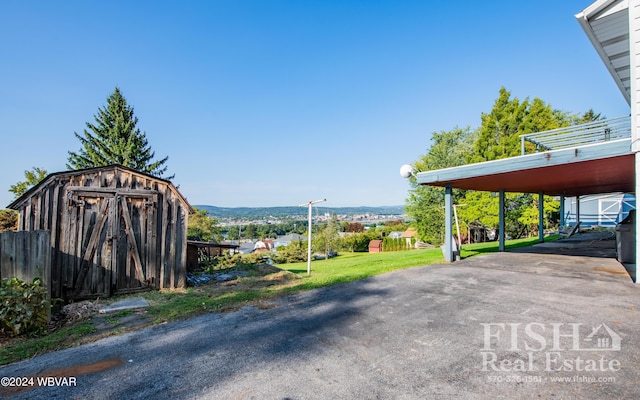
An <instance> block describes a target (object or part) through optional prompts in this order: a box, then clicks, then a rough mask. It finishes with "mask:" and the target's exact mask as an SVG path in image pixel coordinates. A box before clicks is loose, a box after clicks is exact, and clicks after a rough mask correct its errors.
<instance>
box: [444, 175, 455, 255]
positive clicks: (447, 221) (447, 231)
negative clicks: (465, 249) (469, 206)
mask: <svg viewBox="0 0 640 400" xmlns="http://www.w3.org/2000/svg"><path fill="white" fill-rule="evenodd" d="M452 209H453V188H452V187H451V184H448V185H447V186H445V190H444V260H445V261H446V262H452V261H453V260H454V258H453V232H452V229H453V228H452V226H453V216H452V212H451V210H452Z"/></svg>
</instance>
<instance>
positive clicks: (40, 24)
mask: <svg viewBox="0 0 640 400" xmlns="http://www.w3.org/2000/svg"><path fill="white" fill-rule="evenodd" d="M589 4H590V1H562V2H558V1H553V0H540V1H527V2H520V1H488V2H477V1H464V0H463V1H456V2H429V1H402V0H395V1H373V0H369V1H365V0H363V1H348V0H342V1H337V0H336V1H269V0H262V1H184V2H178V1H119V0H115V1H114V0H110V1H63V2H51V1H29V0H25V1H7V0H0V54H1V56H0V60H1V62H0V88H1V89H0V93H1V95H0V136H1V138H2V146H1V147H2V152H1V153H2V155H1V156H0V171H2V172H1V173H0V206H6V205H8V204H9V203H10V202H11V201H12V199H13V195H12V194H11V193H9V192H8V189H9V186H10V185H12V184H15V183H16V182H18V181H20V180H23V179H24V170H27V169H31V168H32V167H40V168H44V169H46V170H47V171H49V172H58V171H64V170H65V169H66V167H65V165H66V161H67V151H69V150H73V151H77V150H78V149H79V147H80V143H79V142H78V140H77V139H76V138H75V136H74V134H73V133H74V132H78V133H81V132H82V131H83V130H84V128H85V123H86V122H88V121H92V120H93V117H94V115H95V114H96V112H97V110H98V108H99V107H103V106H104V105H105V104H106V98H107V97H108V96H109V95H110V94H111V93H112V92H113V90H114V88H115V87H116V86H118V87H120V89H121V91H122V93H123V94H124V96H125V97H126V99H127V100H128V102H129V103H130V104H131V105H132V106H133V107H134V110H135V114H136V116H137V117H138V118H139V123H138V127H139V128H140V129H141V130H142V131H144V132H146V134H147V138H148V140H149V143H150V145H151V147H152V148H153V149H154V150H155V152H156V156H157V157H158V158H160V157H164V156H167V155H168V156H169V161H168V166H169V171H168V172H169V174H175V179H174V183H175V184H177V185H179V187H180V191H181V192H182V193H183V194H184V195H185V196H186V197H187V199H188V200H189V202H190V203H191V204H208V205H216V206H224V207H240V206H253V207H261V206H284V205H297V204H301V203H304V202H307V201H309V200H316V199H320V198H327V203H325V204H326V206H327V207H338V206H360V205H368V206H381V205H401V204H404V200H405V198H406V197H407V190H408V189H409V186H408V184H407V182H406V181H405V180H403V179H402V178H401V177H400V175H399V172H398V171H399V168H400V166H401V165H402V164H404V163H410V162H412V161H415V160H416V159H417V158H418V157H419V156H420V155H421V154H424V153H426V152H427V149H428V147H429V138H430V137H431V134H432V132H434V131H441V130H449V129H452V128H454V127H456V126H459V127H465V126H471V127H477V126H479V125H480V115H481V113H483V112H489V111H490V110H491V107H492V106H493V102H494V101H495V100H496V98H497V97H498V91H499V89H500V87H501V86H504V87H506V88H507V89H508V90H510V91H511V93H512V96H514V97H518V98H520V99H524V98H527V97H529V98H533V97H539V98H541V99H542V100H544V101H545V102H548V103H550V104H551V105H552V106H553V107H554V108H557V109H561V110H564V111H569V112H575V113H579V112H584V111H586V110H588V109H589V108H593V109H594V110H595V111H596V112H601V113H602V114H603V115H606V116H607V117H617V116H622V115H627V114H629V107H628V106H627V104H626V102H625V101H624V99H623V97H622V95H621V94H620V92H619V91H618V89H617V87H616V86H615V84H614V82H613V79H612V78H611V77H610V75H609V74H608V72H607V71H606V69H605V67H604V65H603V63H602V61H601V60H600V58H599V57H598V55H597V53H596V52H595V50H594V49H593V47H592V46H591V44H590V43H589V41H588V39H587V37H586V35H585V34H584V33H583V31H582V29H581V28H580V26H579V25H578V23H577V22H576V20H575V18H574V14H576V13H578V12H579V11H581V10H582V9H584V8H585V7H587V6H588V5H589Z"/></svg>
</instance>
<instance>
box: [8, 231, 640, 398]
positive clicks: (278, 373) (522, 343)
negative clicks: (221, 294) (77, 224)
mask: <svg viewBox="0 0 640 400" xmlns="http://www.w3.org/2000/svg"><path fill="white" fill-rule="evenodd" d="M583 242H584V241H583ZM576 243H577V242H576ZM585 243H586V244H585V246H583V247H582V249H583V250H584V251H587V252H588V251H591V250H594V249H599V250H598V252H597V254H588V255H557V254H540V253H545V252H546V253H553V252H554V251H551V250H550V248H549V246H547V247H544V246H542V247H539V248H538V251H536V250H533V249H528V250H521V251H519V252H508V253H494V254H487V255H482V256H478V257H473V258H469V259H465V260H462V261H460V262H456V263H454V264H450V265H435V266H425V267H417V268H412V269H409V270H403V271H396V272H392V273H389V274H385V275H381V276H377V277H373V278H369V279H365V280H362V281H357V282H352V283H349V284H344V285H339V286H333V287H330V288H326V289H321V290H314V291H310V292H306V293H301V294H298V295H294V296H290V297H287V298H283V299H281V300H280V301H278V302H277V303H274V304H272V305H269V307H261V308H257V307H246V308H244V309H242V310H241V311H238V312H233V313H226V314H208V315H204V316H200V317H197V318H192V319H189V320H184V321H178V322H174V323H168V324H164V325H161V326H156V327H152V328H149V329H145V330H142V331H138V332H134V333H130V334H126V335H122V336H118V337H111V338H107V339H103V340H100V341H98V342H96V343H92V344H88V345H84V346H81V347H78V348H73V349H68V350H64V351H60V352H56V353H51V354H45V355H42V356H39V357H36V358H34V359H32V360H28V361H24V362H19V363H16V364H12V365H9V366H4V367H1V368H0V377H3V378H5V379H3V381H5V382H6V378H8V377H13V378H16V377H26V378H27V380H26V381H25V380H23V382H21V383H22V384H25V385H26V386H27V387H25V388H22V389H21V390H17V389H16V388H7V387H1V388H0V390H1V391H2V392H0V395H4V396H15V397H16V398H24V399H27V398H28V399H52V398H59V399H73V398H78V399H85V398H86V399H135V398H154V399H328V398H331V399H336V398H338V399H426V398H436V399H449V398H456V399H458V398H463V399H464V398H469V399H476V398H480V399H483V398H486V399H494V398H504V399H512V398H527V399H531V398H544V399H546V398H555V399H571V398H581V399H602V398H618V399H624V398H626V399H637V398H640V385H638V381H639V379H640V312H639V311H638V310H639V309H640V286H637V285H635V284H634V283H633V282H632V281H631V279H630V278H629V276H628V274H627V273H626V271H625V269H624V267H623V266H622V265H620V264H619V263H618V262H617V261H615V259H612V258H603V257H606V256H608V255H610V253H608V252H609V250H610V249H608V247H607V246H609V245H610V244H611V243H603V242H602V241H597V242H595V241H591V242H585ZM555 246H556V247H558V248H556V249H555V252H556V253H563V254H571V251H570V250H568V249H570V248H573V249H576V248H578V247H579V246H576V245H575V243H574V244H573V245H572V244H566V245H565V244H561V245H558V244H555ZM562 246H565V247H567V248H565V249H563V248H562ZM551 247H553V246H551ZM600 250H602V251H600ZM574 254H580V252H575V253H574ZM29 377H35V378H36V379H35V380H34V381H33V383H32V384H31V385H29V381H28V378H29ZM45 377H47V378H45ZM63 378H66V379H63ZM56 379H57V380H56ZM15 382H16V380H15V379H14V383H15ZM45 384H48V385H49V386H46V387H45V386H41V385H45ZM65 385H66V386H65Z"/></svg>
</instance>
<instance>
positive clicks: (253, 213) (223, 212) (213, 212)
mask: <svg viewBox="0 0 640 400" xmlns="http://www.w3.org/2000/svg"><path fill="white" fill-rule="evenodd" d="M194 207H195V208H198V209H200V210H207V213H208V214H209V215H210V216H212V217H216V218H269V217H275V218H283V217H297V216H299V217H306V216H307V213H308V208H307V207H295V206H284V207H217V206H208V205H194ZM316 209H317V210H318V211H317V212H319V213H322V214H324V213H327V212H328V213H330V214H334V213H335V214H336V215H359V214H377V215H397V216H400V215H402V214H403V213H404V206H381V207H366V206H362V207H322V206H318V207H316V206H314V211H313V212H314V214H315V213H316Z"/></svg>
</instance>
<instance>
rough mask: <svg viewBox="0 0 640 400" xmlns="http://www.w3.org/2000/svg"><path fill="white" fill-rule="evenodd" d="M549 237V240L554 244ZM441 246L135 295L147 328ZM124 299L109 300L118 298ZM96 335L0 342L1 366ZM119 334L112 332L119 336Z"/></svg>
mask: <svg viewBox="0 0 640 400" xmlns="http://www.w3.org/2000/svg"><path fill="white" fill-rule="evenodd" d="M552 239H554V237H551V238H550V239H547V240H552ZM537 242H538V239H537V238H531V239H520V240H510V241H507V242H506V244H505V247H506V248H507V249H511V248H516V247H524V246H531V245H533V244H535V243H537ZM497 251H498V243H497V242H490V243H477V244H471V245H463V246H462V252H461V256H462V257H463V258H466V257H472V256H475V255H479V254H483V253H490V252H497ZM443 262H444V258H443V256H442V251H441V250H440V248H434V249H428V250H411V251H396V252H386V253H342V254H340V255H339V256H337V257H334V258H331V259H329V260H317V261H312V262H311V276H307V263H306V262H304V263H295V264H282V265H278V266H277V267H278V268H280V269H281V270H282V271H279V272H274V271H277V270H275V269H273V268H272V270H271V271H269V272H265V273H263V274H260V273H259V272H260V271H253V272H255V274H251V275H250V276H247V277H245V278H239V279H237V280H236V281H235V282H230V283H229V284H225V285H216V284H208V285H203V286H198V287H189V288H186V289H184V290H181V291H174V292H159V291H150V292H145V293H139V294H136V296H141V297H144V298H145V299H147V301H148V302H149V304H150V306H149V307H148V309H147V317H148V318H149V320H150V324H157V323H161V322H165V321H172V320H176V319H180V318H188V317H192V316H195V315H199V314H203V313H208V312H218V311H232V310H234V309H237V308H239V307H242V306H243V305H246V304H258V305H259V306H260V305H261V304H266V303H268V302H270V301H272V300H274V299H276V298H278V297H281V296H284V295H289V294H293V293H296V292H300V291H303V290H310V289H316V288H321V287H325V286H330V285H335V284H339V283H345V282H350V281H354V280H358V279H363V278H367V277H370V276H374V275H379V274H383V273H386V272H390V271H395V270H398V269H406V268H411V267H416V266H422V265H431V264H438V263H443ZM123 297H124V296H119V297H114V298H112V299H109V300H108V301H109V302H112V301H116V300H121V299H122V298H123ZM93 332H95V329H94V328H93V325H92V323H91V321H90V320H89V321H82V322H79V323H76V324H74V325H72V326H65V327H62V328H59V329H58V330H56V331H54V332H52V333H50V334H48V335H45V336H42V337H39V338H19V339H14V340H12V341H11V342H10V343H4V345H3V344H2V343H0V365H3V364H7V363H11V362H15V361H18V360H22V359H26V358H31V357H33V356H35V355H37V354H39V353H44V352H49V351H55V350H59V349H63V348H66V347H71V346H76V345H78V344H82V343H86V342H87V341H93V340H96V339H98V338H99V336H97V337H96V336H93V337H88V336H89V335H90V334H91V333H93ZM120 332H122V331H114V332H112V333H111V334H118V333H120Z"/></svg>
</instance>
